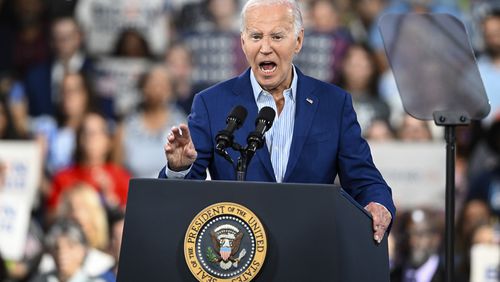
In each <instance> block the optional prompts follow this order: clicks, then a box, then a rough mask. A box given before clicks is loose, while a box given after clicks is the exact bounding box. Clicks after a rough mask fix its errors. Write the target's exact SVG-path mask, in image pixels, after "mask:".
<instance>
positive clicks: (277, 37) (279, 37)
mask: <svg viewBox="0 0 500 282" xmlns="http://www.w3.org/2000/svg"><path fill="white" fill-rule="evenodd" d="M281 39H283V36H281V35H274V36H273V40H276V41H280V40H281Z"/></svg>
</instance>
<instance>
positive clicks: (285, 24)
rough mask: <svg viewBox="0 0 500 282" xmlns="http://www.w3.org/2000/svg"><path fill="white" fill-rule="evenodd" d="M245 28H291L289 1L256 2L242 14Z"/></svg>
mask: <svg viewBox="0 0 500 282" xmlns="http://www.w3.org/2000/svg"><path fill="white" fill-rule="evenodd" d="M243 23H244V27H245V29H248V30H254V31H255V29H258V30H264V29H265V30H273V31H277V30H278V29H281V30H283V31H285V30H289V29H293V24H294V17H293V7H292V6H291V4H289V3H256V4H254V5H251V6H249V7H248V8H247V9H246V10H245V14H244V15H243Z"/></svg>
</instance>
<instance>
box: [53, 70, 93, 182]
mask: <svg viewBox="0 0 500 282" xmlns="http://www.w3.org/2000/svg"><path fill="white" fill-rule="evenodd" d="M92 107H93V95H92V92H91V88H90V84H89V82H88V80H87V78H86V77H85V76H83V74H81V73H71V74H67V75H65V76H64V78H63V80H62V85H61V101H60V104H59V111H58V114H57V128H55V129H54V130H53V131H52V133H51V134H49V136H48V138H49V139H48V153H47V169H48V171H49V172H50V173H54V172H55V171H58V170H61V169H63V168H66V167H68V166H69V165H71V163H72V161H73V154H74V150H75V143H76V142H75V138H76V131H77V129H78V127H79V126H80V124H81V123H82V119H83V117H84V116H85V114H86V113H87V112H89V111H90V110H91V109H92Z"/></svg>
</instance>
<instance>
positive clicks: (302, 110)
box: [283, 69, 319, 182]
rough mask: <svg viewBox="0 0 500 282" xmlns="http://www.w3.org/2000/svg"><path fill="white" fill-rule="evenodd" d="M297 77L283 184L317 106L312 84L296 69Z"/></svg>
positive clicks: (286, 179)
mask: <svg viewBox="0 0 500 282" xmlns="http://www.w3.org/2000/svg"><path fill="white" fill-rule="evenodd" d="M297 76H298V81H297V93H296V96H295V97H296V101H295V103H296V104H295V105H296V108H295V125H294V128H293V140H292V145H291V146H290V156H289V158H288V164H287V167H286V172H285V177H284V179H283V182H287V181H288V179H289V178H290V176H291V175H292V173H293V170H294V169H295V166H296V165H297V161H298V159H299V156H300V154H301V152H302V149H303V147H304V143H305V141H306V139H307V136H308V133H309V129H310V128H311V126H312V122H313V120H314V114H315V113H316V110H317V109H318V104H319V98H318V97H316V96H315V95H313V91H314V88H313V87H314V84H313V83H311V82H310V80H309V79H308V78H307V77H306V76H304V75H303V74H302V73H301V72H300V70H298V69H297Z"/></svg>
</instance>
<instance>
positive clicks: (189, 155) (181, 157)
mask: <svg viewBox="0 0 500 282" xmlns="http://www.w3.org/2000/svg"><path fill="white" fill-rule="evenodd" d="M164 148H165V156H166V157H167V162H168V168H169V169H171V170H173V171H182V170H186V169H188V168H189V167H190V166H191V165H192V164H193V163H194V161H195V160H196V156H197V155H198V153H197V152H196V150H195V148H194V144H193V140H192V139H191V134H190V133H189V128H188V126H187V125H186V124H183V123H182V124H180V125H179V126H178V127H176V126H174V127H172V130H171V132H170V134H169V135H168V137H167V142H166V144H165V147H164Z"/></svg>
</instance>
